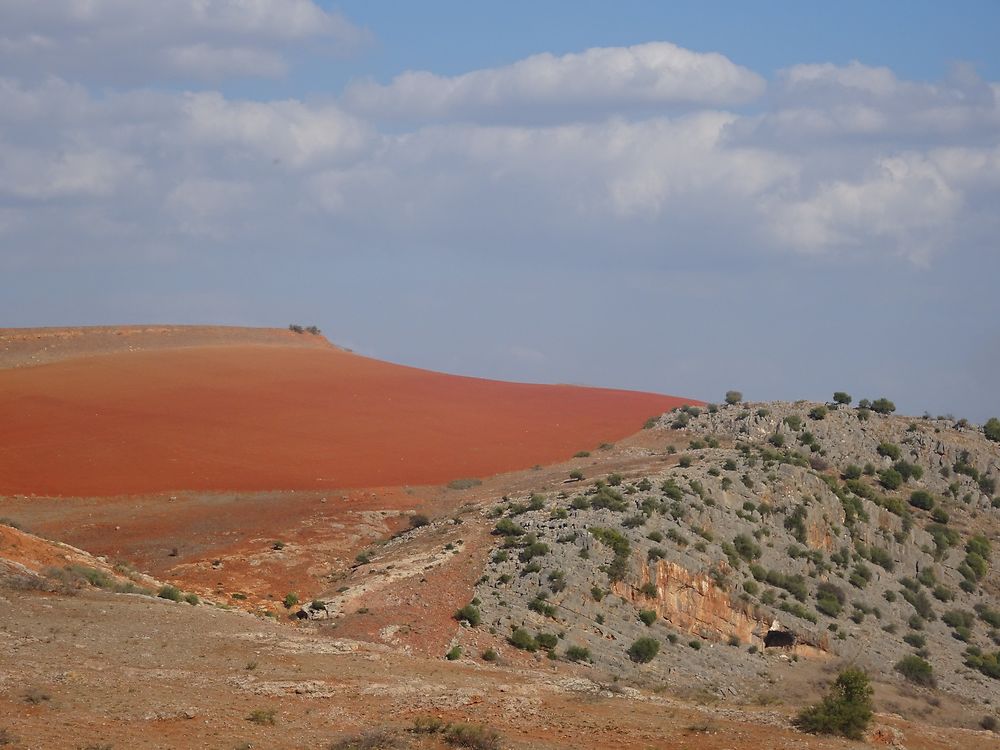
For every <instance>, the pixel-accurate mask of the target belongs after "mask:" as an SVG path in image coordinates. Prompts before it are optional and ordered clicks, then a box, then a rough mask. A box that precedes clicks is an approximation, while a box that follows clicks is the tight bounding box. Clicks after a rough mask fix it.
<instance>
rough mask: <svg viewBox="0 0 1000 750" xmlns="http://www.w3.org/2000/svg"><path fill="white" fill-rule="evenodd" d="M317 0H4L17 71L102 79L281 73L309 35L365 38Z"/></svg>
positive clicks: (2, 22) (1, 47)
mask: <svg viewBox="0 0 1000 750" xmlns="http://www.w3.org/2000/svg"><path fill="white" fill-rule="evenodd" d="M365 36H366V35H365V32H364V31H362V30H361V29H358V28H357V27H355V26H354V25H352V24H351V23H350V22H349V21H347V20H346V19H345V18H344V17H343V16H341V15H340V14H338V13H334V12H331V11H327V10H324V9H323V8H321V7H320V6H319V5H317V4H316V3H315V2H313V1H312V0H173V1H172V2H162V0H46V1H45V2H35V1H34V0H11V1H10V2H5V3H2V4H0V64H2V65H3V67H4V69H5V70H6V71H7V72H8V73H18V74H22V75H25V76H31V77H37V76H39V75H57V76H61V77H68V76H70V77H74V78H84V79H88V80H97V81H115V82H121V81H125V82H129V81H133V82H134V81H144V80H148V79H149V78H180V79H185V80H218V79H221V78H226V77H230V76H236V77H259V76H264V77H277V76H280V75H282V74H284V73H285V71H286V70H287V68H288V62H287V60H286V55H287V54H288V53H289V52H290V51H292V50H293V49H294V48H295V47H296V46H298V45H301V44H303V43H307V42H323V43H324V44H325V45H327V47H328V48H332V49H335V50H341V51H348V50H351V49H354V48H356V47H357V46H358V45H359V44H361V43H362V42H363V41H364V39H365Z"/></svg>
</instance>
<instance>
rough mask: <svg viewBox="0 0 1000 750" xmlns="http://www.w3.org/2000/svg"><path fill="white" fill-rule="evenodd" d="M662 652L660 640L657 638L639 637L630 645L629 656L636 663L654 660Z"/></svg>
mask: <svg viewBox="0 0 1000 750" xmlns="http://www.w3.org/2000/svg"><path fill="white" fill-rule="evenodd" d="M658 653H660V642H659V641H658V640H656V639H655V638H639V639H637V640H636V641H635V642H634V643H633V644H632V645H631V646H629V647H628V658H629V659H631V660H632V661H634V662H635V663H636V664H646V663H648V662H651V661H653V659H654V658H655V657H656V655H657V654H658Z"/></svg>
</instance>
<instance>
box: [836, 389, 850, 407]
mask: <svg viewBox="0 0 1000 750" xmlns="http://www.w3.org/2000/svg"><path fill="white" fill-rule="evenodd" d="M833 402H834V403H835V404H840V405H841V406H847V405H848V404H849V403H851V396H850V394H848V393H845V392H844V391H836V392H835V393H834V394H833Z"/></svg>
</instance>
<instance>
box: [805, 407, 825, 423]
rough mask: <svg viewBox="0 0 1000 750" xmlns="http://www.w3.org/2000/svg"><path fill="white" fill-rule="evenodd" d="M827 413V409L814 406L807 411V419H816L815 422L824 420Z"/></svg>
mask: <svg viewBox="0 0 1000 750" xmlns="http://www.w3.org/2000/svg"><path fill="white" fill-rule="evenodd" d="M827 413H828V409H827V408H826V407H825V406H822V405H821V406H814V407H813V408H812V409H810V410H809V418H810V419H816V420H819V419H826V415H827Z"/></svg>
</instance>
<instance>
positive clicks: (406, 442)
mask: <svg viewBox="0 0 1000 750" xmlns="http://www.w3.org/2000/svg"><path fill="white" fill-rule="evenodd" d="M682 403H693V402H689V401H686V400H684V399H679V398H674V397H671V396H662V395H657V394H651V393H638V392H630V391H617V390H608V389H598V388H581V387H575V386H562V385H529V384H519V383H506V382H498V381H490V380H482V379H477V378H467V377H459V376H454V375H445V374H440V373H435V372H429V371H425V370H418V369H414V368H410V367H404V366H400V365H395V364H390V363H387V362H381V361H378V360H373V359H368V358H366V357H361V356H358V355H355V354H352V353H350V352H345V351H341V350H338V349H335V348H332V347H330V348H318V347H317V348H293V347H281V346H262V345H258V344H247V345H237V344H230V345H227V346H224V347H220V346H197V347H186V348H175V349H148V350H142V351H116V352H112V353H109V354H103V355H100V356H85V357H78V358H74V359H68V360H64V361H57V362H52V363H49V364H44V365H40V366H35V367H21V368H17V369H7V370H0V493H2V494H15V493H21V494H38V495H57V496H102V495H112V494H138V493H146V492H156V491H164V490H174V489H177V490H179V489H188V490H265V489H307V488H308V489H321V488H333V487H371V486H400V485H407V484H431V483H440V482H446V481H449V480H451V479H455V478H459V477H472V476H487V475H492V474H495V473H498V472H503V471H509V470H513V469H518V468H525V467H528V466H531V465H534V464H538V463H548V462H552V461H557V460H562V459H565V458H568V457H569V456H570V455H572V454H573V453H574V452H576V451H578V450H582V449H593V448H594V447H595V446H597V445H598V444H599V443H601V442H603V441H608V442H611V441H615V440H617V439H620V438H622V437H624V436H626V435H628V434H631V433H633V432H635V431H636V430H637V429H639V428H640V427H641V425H642V423H643V421H644V420H645V419H646V418H647V417H649V416H651V415H654V414H659V413H661V412H663V411H665V410H668V409H670V408H672V407H674V406H676V405H679V404H682Z"/></svg>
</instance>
